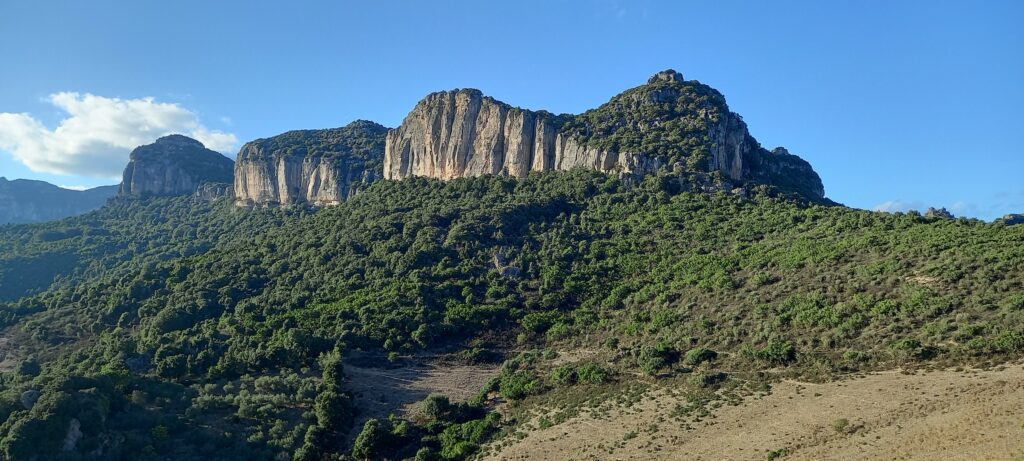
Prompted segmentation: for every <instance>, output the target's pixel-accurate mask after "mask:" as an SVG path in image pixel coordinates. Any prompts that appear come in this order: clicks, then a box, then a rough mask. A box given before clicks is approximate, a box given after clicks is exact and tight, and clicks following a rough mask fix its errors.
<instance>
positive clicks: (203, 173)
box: [120, 135, 234, 196]
mask: <svg viewBox="0 0 1024 461" xmlns="http://www.w3.org/2000/svg"><path fill="white" fill-rule="evenodd" d="M233 170H234V162H232V161H231V159H229V158H227V157H225V156H223V155H221V154H220V153H218V152H215V151H212V150H210V149H207V148H206V147H205V146H203V144H202V143H201V142H199V141H196V140H195V139H192V138H189V137H186V136H182V135H170V136H164V137H162V138H160V139H157V140H156V142H154V143H153V144H147V145H145V146H139V147H137V148H135V150H133V151H132V153H131V156H130V159H129V161H128V166H127V167H125V169H124V175H123V179H122V181H121V191H120V195H122V196H144V195H189V194H193V193H195V192H196V190H197V189H198V187H199V185H201V184H203V183H207V182H212V183H231V182H232V176H233Z"/></svg>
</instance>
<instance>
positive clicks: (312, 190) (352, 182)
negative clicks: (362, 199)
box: [234, 121, 387, 206]
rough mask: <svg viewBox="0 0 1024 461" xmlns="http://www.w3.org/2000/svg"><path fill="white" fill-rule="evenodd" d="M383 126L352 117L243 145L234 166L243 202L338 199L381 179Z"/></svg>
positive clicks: (236, 187)
mask: <svg viewBox="0 0 1024 461" xmlns="http://www.w3.org/2000/svg"><path fill="white" fill-rule="evenodd" d="M386 133H387V128H385V127H383V126H380V125H378V124H376V123H372V122H366V121H357V122H353V123H351V124H349V125H348V126H346V127H343V128H334V129H328V130H302V131H290V132H287V133H283V134H281V135H278V136H275V137H272V138H266V139H258V140H256V141H252V142H249V143H247V144H246V145H245V146H243V147H242V150H241V151H240V152H239V153H238V157H237V158H238V161H237V163H236V166H235V184H234V194H235V203H236V204H238V205H243V206H253V205H261V206H268V205H270V206H277V205H292V204H306V205H313V206H324V205H335V204H338V203H341V202H343V201H345V200H347V199H349V198H350V197H352V196H353V195H355V194H357V193H359V192H360V191H362V190H364V189H366V188H367V187H369V186H370V184H372V183H373V182H375V181H377V180H379V179H381V163H382V162H383V158H384V137H385V135H386Z"/></svg>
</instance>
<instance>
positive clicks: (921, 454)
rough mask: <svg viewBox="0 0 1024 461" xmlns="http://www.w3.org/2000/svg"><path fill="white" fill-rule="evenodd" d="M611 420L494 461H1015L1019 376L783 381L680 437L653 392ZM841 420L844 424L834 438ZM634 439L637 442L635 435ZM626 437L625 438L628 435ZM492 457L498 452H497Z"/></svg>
mask: <svg viewBox="0 0 1024 461" xmlns="http://www.w3.org/2000/svg"><path fill="white" fill-rule="evenodd" d="M645 397H646V398H645V399H644V400H643V401H642V402H640V403H638V404H636V405H635V406H634V407H633V408H629V409H619V410H616V411H613V412H612V414H611V417H607V418H594V417H591V416H589V415H588V414H587V413H582V414H581V415H579V416H576V417H574V418H572V419H569V420H568V421H565V422H563V423H561V424H557V425H555V426H552V427H549V428H547V429H538V430H533V431H528V433H527V435H526V437H525V438H523V439H521V440H517V441H514V442H512V443H511V445H509V441H508V440H512V439H506V441H505V442H504V444H505V445H506V446H504V447H491V451H490V454H489V455H488V457H487V458H485V459H493V460H513V459H514V460H520V459H530V460H538V459H540V460H543V459H549V460H559V461H567V460H584V459H600V460H606V459H607V460H627V459H672V460H676V459H688V460H689V459H692V460H721V459H729V460H733V459H736V460H765V459H768V454H769V451H783V450H784V451H785V452H788V454H786V455H785V456H781V457H779V458H778V459H782V460H785V461H790V460H853V459H857V460H865V459H866V460H883V459H884V460H891V459H901V460H903V459H907V460H936V459H943V460H956V459H960V460H1019V459H1024V367H1022V366H1021V365H1020V364H1017V365H1012V366H1008V367H1006V368H1005V369H1002V370H992V371H974V370H971V371H959V372H958V371H936V372H927V373H924V372H922V373H918V374H914V375H904V374H900V373H897V372H887V373H877V374H871V375H868V376H866V377H861V378H854V379H849V380H845V381H838V382H832V383H826V384H808V383H797V382H789V381H787V382H782V383H779V384H776V385H774V386H773V389H772V393H771V394H770V395H767V396H764V397H760V398H756V399H755V398H748V399H747V400H746V401H744V403H743V404H741V405H738V406H724V407H722V408H719V409H718V410H716V411H715V412H714V416H713V417H712V418H706V419H705V420H704V421H702V422H699V423H696V424H692V427H693V428H692V429H684V428H683V427H681V424H680V422H679V421H678V420H676V419H673V418H672V417H671V416H670V414H671V412H672V410H673V408H674V407H675V405H676V404H677V403H681V402H683V399H682V397H673V396H671V395H669V393H667V392H664V391H663V390H662V391H659V390H655V391H652V392H651V393H650V394H649V395H648V396H645ZM840 419H846V420H848V421H849V425H848V426H847V427H846V428H843V429H842V430H841V431H837V430H836V429H835V428H834V427H833V424H834V423H835V422H836V421H837V420H840ZM634 433H635V434H634ZM627 434H629V435H627ZM495 450H497V452H496V453H495Z"/></svg>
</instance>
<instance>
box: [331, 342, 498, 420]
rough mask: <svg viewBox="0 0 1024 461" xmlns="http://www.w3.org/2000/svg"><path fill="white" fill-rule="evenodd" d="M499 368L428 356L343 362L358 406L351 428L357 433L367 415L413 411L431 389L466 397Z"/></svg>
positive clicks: (457, 398)
mask: <svg viewBox="0 0 1024 461" xmlns="http://www.w3.org/2000/svg"><path fill="white" fill-rule="evenodd" d="M499 371H500V367H499V366H498V365H491V364H483V365H465V364H452V363H446V362H444V361H440V360H437V359H436V357H431V356H420V357H407V358H404V359H402V360H401V361H400V362H397V363H395V364H389V363H387V361H386V360H384V359H383V358H380V359H373V360H368V359H366V358H365V357H363V358H361V360H357V361H353V362H352V363H346V365H345V375H346V390H348V391H350V392H352V394H353V396H354V397H355V405H356V407H357V408H359V410H360V413H359V415H358V416H357V418H356V424H355V425H354V428H353V431H352V432H353V433H355V434H358V432H359V430H361V429H362V427H363V424H364V423H365V422H366V420H368V419H370V418H387V417H388V415H389V414H391V413H395V414H396V415H399V416H406V417H408V416H411V415H415V413H416V411H417V404H418V403H419V402H421V401H422V400H423V399H425V398H426V397H427V396H428V395H430V394H432V393H439V394H444V395H446V396H448V398H449V399H451V400H452V401H453V402H459V401H465V400H469V399H471V398H473V397H475V396H476V395H477V393H478V392H480V390H481V389H483V387H484V386H485V385H486V384H487V382H488V381H490V380H491V378H493V377H495V376H497V375H498V373H499ZM353 437H354V435H353Z"/></svg>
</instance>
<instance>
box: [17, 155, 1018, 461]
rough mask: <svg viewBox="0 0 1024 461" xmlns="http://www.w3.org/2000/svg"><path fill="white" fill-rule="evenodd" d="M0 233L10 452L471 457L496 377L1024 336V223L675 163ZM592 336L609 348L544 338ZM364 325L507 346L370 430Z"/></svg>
mask: <svg viewBox="0 0 1024 461" xmlns="http://www.w3.org/2000/svg"><path fill="white" fill-rule="evenodd" d="M0 254H2V255H3V258H4V259H3V263H2V264H0V267H2V268H3V270H0V286H2V288H0V290H2V292H0V294H2V296H4V297H5V298H6V299H7V301H5V302H4V304H2V305H0V314H2V316H3V319H4V322H5V323H4V324H5V325H7V326H8V327H7V329H6V330H5V333H4V334H5V335H6V336H9V337H18V338H24V339H25V341H28V343H29V344H31V347H32V349H33V354H32V355H31V356H28V355H26V356H22V357H19V365H18V366H17V367H15V368H14V369H11V370H8V371H6V372H5V373H4V376H3V381H2V388H0V420H3V421H5V422H4V423H3V424H2V425H0V451H2V453H4V456H6V457H8V458H13V459H22V458H23V457H25V456H26V455H28V454H30V453H32V454H39V455H41V459H57V458H60V457H63V458H66V459H161V457H168V458H173V459H241V458H250V459H271V458H274V457H275V456H277V455H278V454H280V453H286V454H291V453H295V452H296V450H298V452H297V455H296V456H297V458H299V459H325V458H326V459H331V458H341V457H342V455H341V454H342V453H350V452H351V453H353V454H354V455H355V456H357V457H370V458H375V457H399V458H403V457H413V456H416V457H417V459H439V458H440V459H461V458H464V457H466V456H468V455H470V454H472V453H473V452H474V451H475V450H476V449H477V446H478V445H479V444H480V443H482V442H484V441H485V440H487V439H488V438H489V437H491V436H493V434H495V433H498V432H499V431H501V430H502V424H503V423H502V422H501V421H500V418H499V417H498V415H497V414H495V413H493V412H491V411H489V408H490V403H492V399H495V398H500V399H505V400H510V401H518V400H521V399H523V398H527V397H529V396H531V395H536V394H540V393H544V392H548V391H549V390H551V389H558V388H564V387H566V386H596V385H599V384H601V383H607V382H610V381H615V380H628V379H632V378H631V377H632V373H641V374H646V375H649V376H654V377H666V376H675V375H679V374H685V373H690V372H694V373H693V374H694V375H695V376H698V377H699V383H700V384H701V385H707V386H709V387H714V386H717V385H719V384H720V383H722V382H724V381H726V380H729V379H732V378H733V375H735V374H737V373H742V372H752V373H753V372H758V371H764V370H768V369H773V370H776V371H781V372H783V373H789V374H794V375H804V376H816V377H827V376H829V375H831V374H833V373H837V372H842V371H850V370H869V369H879V368H888V367H892V366H894V365H906V366H914V365H915V364H922V363H928V362H941V363H950V364H960V363H974V362H980V361H989V360H996V361H997V360H1003V359H1009V358H1015V357H1020V356H1021V353H1022V352H1024V295H1022V294H1021V293H1024V286H1022V283H1024V227H1022V226H1016V227H1007V226H1002V225H994V224H986V223H983V222H980V221H975V220H947V219H936V218H925V217H922V216H920V215H918V214H886V213H875V212H867V211H859V210H851V209H848V208H843V207H828V206H822V205H814V204H806V203H798V202H793V201H789V200H786V199H783V198H781V197H780V196H778V195H777V194H775V193H774V192H773V191H772V190H771V189H769V188H767V187H760V188H759V189H757V193H756V194H755V195H754V197H753V198H751V199H745V198H741V197H739V196H736V195H727V194H719V195H706V194H693V193H689V192H682V189H681V187H680V184H679V182H678V181H677V179H676V178H674V177H672V176H670V175H667V174H662V175H658V176H651V177H648V178H646V179H645V180H644V181H643V182H642V183H640V184H638V185H636V186H633V187H626V186H624V185H623V184H621V183H620V182H619V181H618V180H616V179H614V178H610V177H608V176H605V175H602V174H599V173H594V172H585V171H573V172H570V173H544V174H531V175H530V176H529V177H528V178H526V179H523V180H513V179H509V178H501V177H479V178H464V179H458V180H453V181H449V182H439V181H433V180H426V179H420V178H411V179H407V180H403V181H397V182H394V181H382V182H377V183H375V184H373V185H372V186H371V187H370V188H369V189H368V190H367V191H365V192H363V193H361V194H359V195H357V196H355V197H354V198H353V199H351V200H349V201H348V202H346V203H343V204H341V205H338V206H335V207H329V208H325V209H323V210H320V211H318V212H315V213H309V212H305V211H302V210H297V209H283V210H281V209H279V210H239V209H235V208H233V207H232V206H231V205H230V204H229V203H226V201H222V202H218V203H214V204H204V203H198V202H195V201H194V200H193V199H191V198H189V197H178V198H149V199H142V200H123V201H117V202H116V203H114V204H112V205H110V206H108V207H106V208H104V209H101V210H99V211H96V212H93V213H90V214H87V215H84V216H81V217H78V218H73V219H69V220H64V221H60V222H57V223H50V224H45V225H36V226H13V227H5V228H2V229H0ZM19 268H28V269H30V270H27V271H22V270H19ZM575 348H588V349H600V350H606V351H609V354H607V357H612V358H605V356H599V358H598V359H595V360H592V361H589V362H571V363H570V364H568V365H563V366H561V367H550V366H549V363H548V362H545V361H544V356H545V354H546V353H545V352H544V351H545V350H551V349H575ZM357 349H361V350H363V351H371V352H372V351H377V352H381V353H391V354H392V358H395V357H397V356H401V355H408V354H412V353H414V352H417V351H424V350H430V351H438V350H444V351H450V352H454V353H456V354H459V355H460V356H461V357H464V358H465V359H466V360H491V358H490V357H502V356H505V358H507V359H509V360H508V361H507V362H506V363H505V366H504V369H503V372H502V374H501V376H500V377H499V378H498V379H496V380H495V381H494V382H492V384H491V385H490V386H488V388H487V389H483V390H482V392H481V395H480V397H479V398H478V399H476V400H475V401H474V402H469V403H463V404H456V403H452V402H446V401H440V400H436V399H435V400H434V401H432V402H428V403H429V405H428V406H427V408H430V410H429V411H428V412H427V414H426V415H424V416H423V417H421V418H400V417H395V418H391V419H390V420H378V419H374V420H372V421H373V422H372V423H367V425H366V427H363V428H352V427H351V426H352V421H353V414H354V413H356V412H358V411H359V409H358V408H356V407H354V406H353V404H352V402H351V399H350V398H349V396H347V395H346V393H345V392H344V380H345V378H344V370H343V366H342V363H343V358H344V357H345V356H346V354H348V353H349V352H351V351H354V350H357ZM513 350H517V351H525V352H523V353H516V352H510V351H513ZM26 391H29V392H30V395H36V392H38V395H37V397H38V400H36V402H35V404H34V405H31V410H27V409H25V405H24V404H23V403H22V400H23V397H24V396H25V392H26ZM492 391H493V392H492ZM73 420H75V421H78V422H79V423H80V431H81V433H82V434H81V438H80V439H79V440H77V442H76V443H74V444H72V446H73V449H72V450H71V451H69V452H63V451H61V449H62V444H63V443H64V441H65V436H66V434H67V433H68V429H69V425H71V424H73ZM350 431H355V432H358V436H357V437H353V438H351V440H353V442H352V443H351V444H350V443H346V442H345V441H344V440H346V439H345V438H344V436H345V434H348V433H349V432H350ZM353 450H354V451H353Z"/></svg>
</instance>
